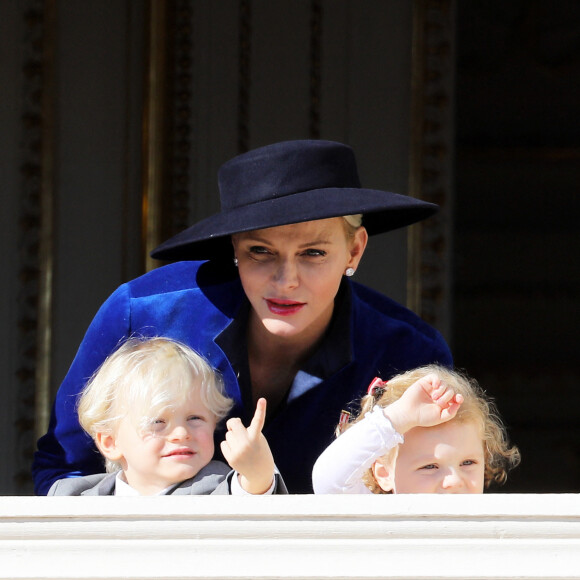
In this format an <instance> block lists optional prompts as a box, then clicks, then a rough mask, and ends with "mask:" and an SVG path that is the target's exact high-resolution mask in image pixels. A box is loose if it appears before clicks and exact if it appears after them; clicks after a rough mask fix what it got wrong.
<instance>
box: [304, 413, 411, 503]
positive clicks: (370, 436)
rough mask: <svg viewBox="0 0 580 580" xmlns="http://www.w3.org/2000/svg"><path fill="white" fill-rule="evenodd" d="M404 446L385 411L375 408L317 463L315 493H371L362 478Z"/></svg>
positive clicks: (332, 445)
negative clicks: (379, 462) (386, 457)
mask: <svg viewBox="0 0 580 580" xmlns="http://www.w3.org/2000/svg"><path fill="white" fill-rule="evenodd" d="M403 442H404V439H403V436H402V435H401V434H400V433H397V431H395V429H394V427H393V425H392V424H391V422H390V421H389V419H387V417H385V414H384V413H383V408H382V407H379V406H378V405H375V407H374V408H373V410H372V411H371V412H370V413H366V414H365V416H364V418H363V419H362V420H361V421H359V422H358V423H356V424H355V425H353V426H352V427H350V429H348V430H346V431H345V432H344V433H342V435H340V436H339V437H338V438H337V439H335V440H334V441H333V442H332V443H331V444H330V445H329V446H328V447H327V448H326V450H325V451H324V452H323V453H322V455H321V456H320V457H319V458H318V459H317V461H316V463H315V464H314V469H313V470H312V485H313V487H314V493H371V490H370V489H369V488H368V487H367V486H366V485H365V484H364V483H363V482H362V479H361V478H362V476H363V475H364V473H365V472H366V470H367V469H369V467H371V466H372V465H373V463H374V462H375V461H376V460H377V459H379V458H380V457H382V456H383V455H385V453H387V452H388V451H389V450H390V449H392V448H393V447H395V446H396V445H399V444H401V443H403Z"/></svg>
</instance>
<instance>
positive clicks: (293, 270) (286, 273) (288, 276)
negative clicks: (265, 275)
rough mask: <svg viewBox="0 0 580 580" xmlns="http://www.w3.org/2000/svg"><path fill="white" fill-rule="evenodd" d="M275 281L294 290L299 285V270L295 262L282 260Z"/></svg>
mask: <svg viewBox="0 0 580 580" xmlns="http://www.w3.org/2000/svg"><path fill="white" fill-rule="evenodd" d="M274 279H275V281H276V283H277V284H279V285H280V286H284V287H287V288H288V287H289V288H293V287H295V286H297V285H298V268H297V266H296V263H295V262H294V261H293V260H282V261H281V262H280V263H279V264H278V268H277V269H276V274H275V276H274Z"/></svg>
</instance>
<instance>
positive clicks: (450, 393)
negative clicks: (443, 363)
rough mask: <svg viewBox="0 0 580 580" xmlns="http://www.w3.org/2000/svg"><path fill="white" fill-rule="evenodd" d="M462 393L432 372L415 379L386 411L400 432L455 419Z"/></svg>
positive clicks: (386, 414) (461, 400)
mask: <svg viewBox="0 0 580 580" xmlns="http://www.w3.org/2000/svg"><path fill="white" fill-rule="evenodd" d="M462 402H463V396H462V395H460V394H458V393H457V394H456V393H455V391H454V390H453V389H451V388H449V387H447V386H446V385H445V384H444V383H442V382H441V379H440V378H439V377H438V376H437V375H435V374H429V375H426V376H424V377H423V378H421V379H419V380H418V381H417V382H415V383H413V384H412V385H411V386H410V387H409V388H408V389H407V390H406V391H405V392H404V393H403V395H402V396H401V398H400V399H398V400H397V401H395V402H394V403H392V404H391V405H389V406H388V407H385V409H384V414H385V416H386V417H387V418H388V419H389V420H390V421H391V423H392V425H393V427H394V428H395V429H396V430H397V431H398V432H399V433H401V434H403V433H406V432H407V431H409V429H412V428H413V427H432V426H434V425H439V424H440V423H445V422H446V421H449V420H450V419H453V417H455V415H456V414H457V411H458V409H459V407H460V405H461V403H462Z"/></svg>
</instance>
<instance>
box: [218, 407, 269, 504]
mask: <svg viewBox="0 0 580 580" xmlns="http://www.w3.org/2000/svg"><path fill="white" fill-rule="evenodd" d="M265 420H266V399H263V398H262V399H259V400H258V403H257V405H256V412H255V413H254V417H253V419H252V422H251V423H250V426H249V427H248V428H247V429H246V427H244V425H243V424H242V421H241V419H239V418H238V417H234V418H232V419H229V420H228V422H227V423H226V427H227V429H228V431H227V433H226V438H225V441H222V443H221V445H220V447H221V450H222V453H223V455H224V457H225V459H226V461H227V462H228V463H229V464H230V467H231V468H232V469H235V470H236V471H237V472H238V473H239V474H240V485H241V486H242V488H243V489H244V490H246V491H247V492H248V493H252V494H262V493H265V492H266V491H268V489H270V486H271V485H272V480H273V478H274V458H273V457H272V452H271V451H270V446H269V445H268V442H267V441H266V438H265V437H264V435H263V434H262V429H263V427H264V422H265Z"/></svg>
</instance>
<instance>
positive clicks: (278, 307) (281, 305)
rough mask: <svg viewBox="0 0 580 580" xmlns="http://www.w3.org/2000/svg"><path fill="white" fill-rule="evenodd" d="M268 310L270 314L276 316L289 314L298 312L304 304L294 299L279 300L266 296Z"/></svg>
mask: <svg viewBox="0 0 580 580" xmlns="http://www.w3.org/2000/svg"><path fill="white" fill-rule="evenodd" d="M266 304H267V305H268V310H269V311H270V312H271V313H272V314H277V315H278V316H291V315H292V314H296V313H297V312H299V311H300V310H301V309H302V308H303V307H304V306H306V304H305V303H304V302H296V301H295V300H279V299H277V298H276V299H274V298H266Z"/></svg>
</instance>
